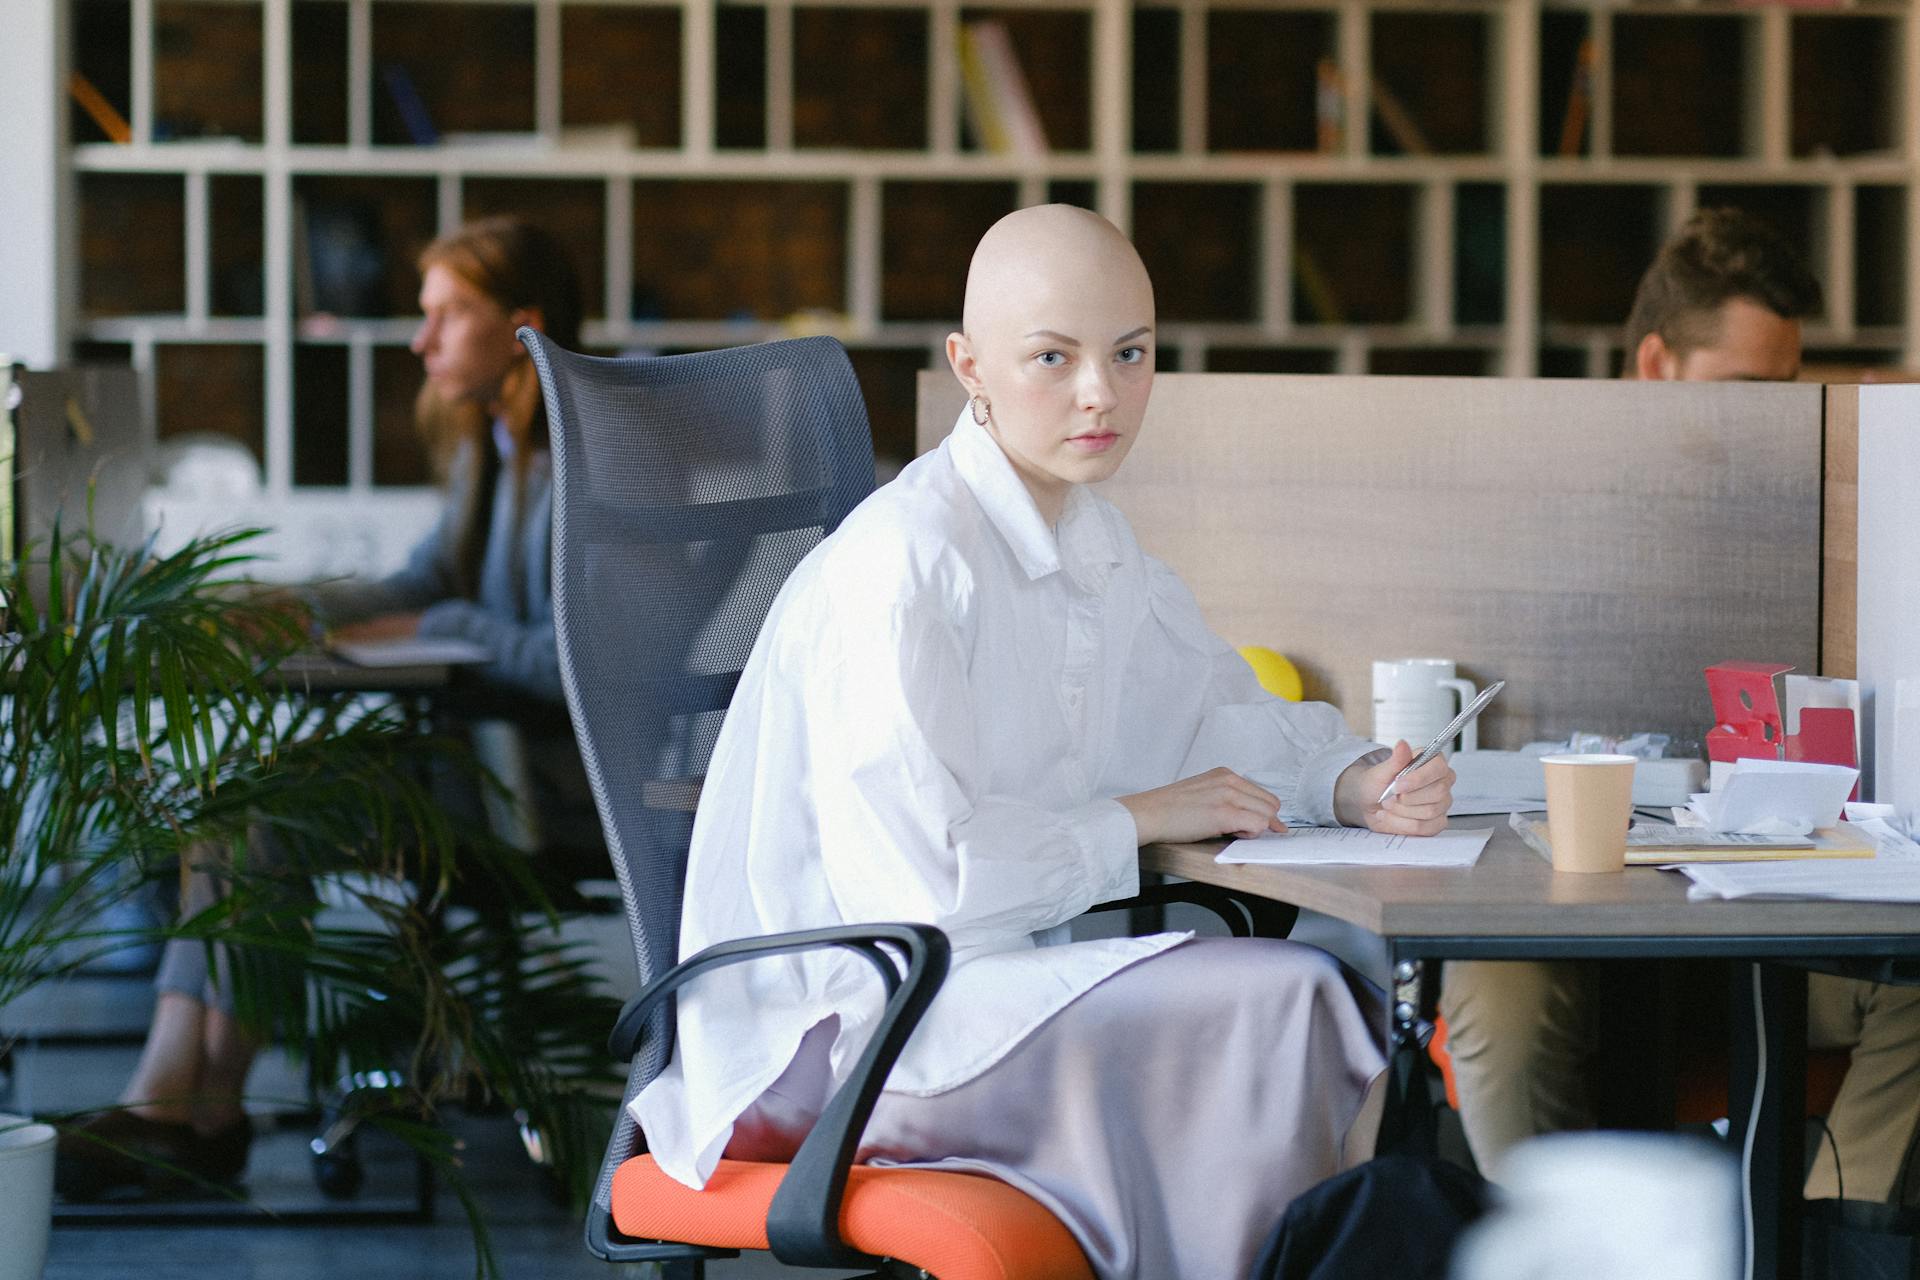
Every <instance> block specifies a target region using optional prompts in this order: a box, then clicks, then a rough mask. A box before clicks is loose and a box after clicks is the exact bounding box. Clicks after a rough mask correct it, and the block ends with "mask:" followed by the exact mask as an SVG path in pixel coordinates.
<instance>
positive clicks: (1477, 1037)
mask: <svg viewBox="0 0 1920 1280" xmlns="http://www.w3.org/2000/svg"><path fill="white" fill-rule="evenodd" d="M1819 310H1820V285H1819V282H1818V281H1816V280H1815V279H1814V278H1813V276H1812V274H1811V273H1810V272H1808V270H1807V268H1806V265H1805V263H1804V262H1803V261H1802V260H1801V257H1800V255H1799V253H1798V252H1796V251H1795V250H1794V248H1793V246H1792V245H1791V244H1789V243H1788V242H1787V241H1786V239H1785V238H1784V237H1783V236H1781V235H1780V234H1779V233H1778V232H1777V231H1775V230H1774V229H1773V228H1772V227H1771V226H1769V225H1768V224H1767V223H1765V222H1764V221H1762V220H1761V219H1759V218H1757V217H1755V216H1754V215H1752V214H1749V213H1745V212H1743V211H1741V210H1738V209H1703V210H1701V211H1700V212H1698V213H1696V214H1694V215H1693V216H1692V217H1691V218H1688V219H1687V221H1686V222H1685V223H1684V224H1682V226H1681V228H1680V231H1679V234H1677V235H1676V236H1675V237H1674V238H1673V239H1672V240H1671V241H1670V242H1668V244H1667V245H1666V247H1665V248H1663V249H1662V250H1661V251H1660V255H1659V257H1658V258H1656V259H1655V260H1654V263H1653V265H1652V266H1651V267H1650V268H1648V270H1647V273H1646V275H1645V276H1644V277H1643V278H1642V279H1641V281H1640V288H1639V290H1638V292H1637V293H1636V294H1635V297H1634V303H1633V312H1632V315H1631V317H1630V318H1629V319H1628V321H1627V330H1626V334H1627V368H1626V376H1628V377H1630V378H1633V377H1637V378H1639V379H1642V380H1645V381H1689V382H1727V381H1736V380H1746V381H1786V380H1790V379H1792V378H1793V377H1795V376H1796V375H1797V374H1798V372H1799V369H1800V321H1801V320H1802V318H1804V317H1806V316H1809V315H1812V314H1814V313H1816V312H1818V311H1819ZM1669 976H1670V978H1671V980H1672V981H1674V982H1675V983H1677V984H1680V990H1679V992H1678V998H1679V999H1683V1000H1684V1001H1685V1002H1686V1003H1687V1004H1688V1005H1689V1007H1690V1008H1691V1009H1692V1011H1693V1012H1692V1015H1691V1017H1690V1021H1691V1022H1692V1023H1694V1024H1697V1025H1698V1026H1700V1027H1702V1028H1717V1027H1718V1026H1720V1025H1721V1023H1722V1019H1720V1018H1719V1017H1717V1016H1714V1012H1713V1006H1714V1005H1715V1004H1717V1003H1718V1002H1719V1001H1720V999H1721V998H1722V997H1721V994H1720V993H1721V992H1722V991H1723V990H1724V981H1711V982H1708V983H1706V984H1705V985H1703V984H1702V979H1703V978H1704V979H1713V978H1717V977H1718V971H1715V970H1708V969H1704V968H1700V967H1689V968H1683V969H1680V970H1675V971H1673V972H1672V973H1671V974H1670V975H1669ZM1607 979H1608V971H1607V969H1606V968H1605V966H1602V965H1596V964H1594V963H1583V962H1578V961H1551V962H1548V961H1515V960H1464V961H1462V960H1456V961H1449V962H1448V964H1447V966H1446V971H1445V974H1444V976H1443V978H1442V981H1441V991H1440V1012H1441V1015H1442V1016H1443V1017H1444V1018H1445V1019H1446V1022H1447V1050H1448V1053H1449V1055H1450V1056H1451V1058H1452V1060H1453V1071H1454V1083H1455V1085H1456V1086H1457V1088H1458V1090H1459V1095H1460V1118H1461V1122H1462V1125H1463V1127H1464V1128H1465V1129H1466V1134H1467V1143H1468V1146H1469V1147H1471V1148H1472V1151H1473V1156H1474V1160H1475V1161H1476V1162H1477V1163H1478V1164H1479V1166H1480V1169H1481V1171H1482V1172H1483V1173H1485V1174H1486V1175H1487V1176H1488V1177H1490V1178H1493V1179H1494V1180H1496V1181H1497V1180H1498V1179H1499V1177H1500V1167H1501V1162H1502V1161H1503V1160H1504V1159H1505V1157H1506V1155H1507V1153H1508V1152H1509V1151H1510V1150H1511V1149H1512V1148H1513V1147H1514V1145H1515V1144H1517V1143H1519V1142H1521V1141H1523V1140H1524V1139H1526V1138H1530V1137H1532V1136H1534V1135H1536V1134H1541V1133H1548V1132H1552V1131H1554V1130H1559V1129H1585V1128H1591V1127H1593V1125H1594V1124H1595V1122H1596V1117H1595V1105H1594V1098H1593V1088H1592V1085H1593V1081H1592V1074H1593V1067H1594V1060H1595V1057H1596V1055H1597V1053H1598V1050H1599V1044H1600V1032H1599V1016H1598V1007H1599V1004H1600V1002H1601V999H1602V998H1603V996H1604V995H1605V994H1606V988H1607V987H1608V985H1609V983H1608V981H1607ZM1695 1038H1696V1039H1705V1038H1706V1037H1704V1036H1697V1037H1695ZM1807 1039H1808V1043H1809V1045H1810V1046H1811V1047H1813V1048H1816V1049H1842V1048H1843V1049H1846V1050H1848V1051H1849V1052H1850V1053H1851V1055H1852V1058H1851V1064H1850V1066H1849V1069H1848V1071H1847V1075H1846V1079H1845V1081H1844V1082H1843V1083H1842V1085H1841V1088H1840V1093H1839V1095H1838V1097H1836V1098H1835V1100H1834V1104H1833V1108H1832V1114H1830V1115H1829V1116H1828V1117H1827V1130H1828V1134H1829V1136H1830V1137H1831V1141H1830V1142H1822V1143H1820V1144H1819V1145H1818V1147H1817V1148H1816V1150H1815V1153H1814V1159H1813V1166H1812V1169H1811V1171H1810V1172H1809V1173H1808V1175H1807V1181H1806V1196H1807V1198H1808V1199H1810V1200H1817V1199H1827V1198H1833V1197H1837V1196H1839V1195H1840V1193H1841V1192H1842V1191H1843V1190H1844V1191H1845V1192H1846V1194H1847V1196H1848V1197H1849V1198H1850V1199H1854V1200H1896V1199H1899V1198H1901V1197H1902V1195H1903V1194H1905V1195H1906V1196H1907V1197H1908V1198H1912V1197H1913V1196H1914V1195H1920V1182H1916V1181H1914V1180H1911V1179H1908V1178H1905V1177H1904V1176H1903V1175H1902V1170H1903V1169H1905V1167H1906V1165H1907V1163H1908V1161H1909V1159H1910V1158H1911V1156H1912V1147H1913V1145H1914V1135H1915V1133H1916V1130H1920V988H1917V987H1901V986H1891V985H1886V984H1881V983H1873V982H1864V981H1856V980H1852V979H1847V978H1839V977H1833V976H1830V975H1827V974H1820V973H1815V974H1810V975H1808V979H1807ZM1909 1183H1912V1185H1908V1184H1909Z"/></svg>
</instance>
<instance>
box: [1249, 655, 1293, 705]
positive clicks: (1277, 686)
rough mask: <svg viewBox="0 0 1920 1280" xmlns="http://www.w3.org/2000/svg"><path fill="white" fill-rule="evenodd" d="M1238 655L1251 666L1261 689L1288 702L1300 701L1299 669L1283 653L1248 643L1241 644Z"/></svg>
mask: <svg viewBox="0 0 1920 1280" xmlns="http://www.w3.org/2000/svg"><path fill="white" fill-rule="evenodd" d="M1240 656H1241V657H1243V658H1245V659H1246V660H1247V665H1248V666H1250V667H1252V668H1253V674H1254V675H1255V676H1256V677H1257V678H1258V679H1259V681H1260V687H1261V688H1262V689H1265V690H1266V691H1267V692H1268V693H1270V694H1272V695H1273V696H1274V697H1276V698H1285V699H1286V700H1287V701H1288V702H1298V701H1300V694H1301V685H1300V669H1299V668H1298V667H1296V666H1294V665H1293V663H1291V662H1289V661H1287V658H1286V655H1285V654H1280V653H1275V652H1274V651H1273V650H1272V649H1269V648H1267V647H1265V646H1264V645H1257V644H1249V645H1242V646H1241V648H1240Z"/></svg>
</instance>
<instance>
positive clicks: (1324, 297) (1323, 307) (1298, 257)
mask: <svg viewBox="0 0 1920 1280" xmlns="http://www.w3.org/2000/svg"><path fill="white" fill-rule="evenodd" d="M1293 279H1294V283H1295V284H1297V285H1298V286H1299V288H1300V296H1301V297H1303V298H1305V299H1306V303H1307V306H1308V308H1309V309H1310V310H1311V311H1312V312H1313V319H1314V321H1315V322H1316V323H1319V324H1344V323H1346V313H1345V312H1344V311H1343V310H1342V309H1341V306H1340V295H1339V294H1338V293H1336V292H1335V291H1334V288H1333V281H1332V280H1330V279H1328V278H1327V273H1326V272H1325V271H1323V270H1321V269H1320V264H1319V262H1318V261H1316V260H1315V259H1314V256H1313V254H1311V253H1309V252H1308V251H1307V249H1306V248H1305V246H1303V245H1295V246H1294V249H1293Z"/></svg>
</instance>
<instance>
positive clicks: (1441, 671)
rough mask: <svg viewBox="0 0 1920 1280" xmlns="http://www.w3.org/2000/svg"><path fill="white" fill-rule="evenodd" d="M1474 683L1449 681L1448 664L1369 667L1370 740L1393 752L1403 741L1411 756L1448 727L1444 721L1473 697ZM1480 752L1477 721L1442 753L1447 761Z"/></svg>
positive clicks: (1399, 662) (1398, 662) (1404, 661)
mask: <svg viewBox="0 0 1920 1280" xmlns="http://www.w3.org/2000/svg"><path fill="white" fill-rule="evenodd" d="M1479 694H1480V691H1479V690H1478V689H1476V688H1474V687H1473V681H1471V680H1462V679H1460V678H1458V677H1457V676H1455V675H1454V668H1453V662H1452V661H1451V660H1450V659H1447V658H1399V659H1395V660H1392V661H1384V662H1375V663H1374V664H1373V740H1374V741H1375V742H1383V743H1385V744H1386V745H1388V746H1392V745H1393V744H1394V742H1395V741H1397V740H1398V739H1401V738H1404V739H1406V741H1407V745H1408V746H1410V747H1412V748H1413V749H1414V750H1415V751H1418V750H1420V749H1421V748H1422V747H1424V746H1426V745H1427V743H1429V742H1431V741H1433V737H1434V735H1435V734H1437V733H1439V732H1440V731H1441V730H1442V729H1444V728H1446V727H1447V721H1449V720H1451V719H1453V718H1454V717H1455V716H1456V715H1458V714H1460V709H1461V708H1462V707H1464V706H1466V705H1467V704H1468V703H1470V702H1472V701H1473V700H1474V699H1475V698H1476V697H1478V696H1479ZM1479 747H1480V730H1479V727H1478V721H1473V722H1470V723H1469V724H1468V725H1467V727H1466V728H1464V729H1462V730H1461V731H1460V735H1459V739H1458V740H1457V741H1456V742H1449V743H1446V744H1445V745H1444V746H1443V747H1442V750H1443V751H1445V752H1446V753H1447V754H1448V755H1451V754H1452V753H1453V752H1454V750H1455V749H1456V748H1457V749H1458V750H1461V751H1477V750H1478V749H1479Z"/></svg>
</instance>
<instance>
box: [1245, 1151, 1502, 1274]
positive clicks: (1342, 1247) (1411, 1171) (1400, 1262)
mask: <svg viewBox="0 0 1920 1280" xmlns="http://www.w3.org/2000/svg"><path fill="white" fill-rule="evenodd" d="M1488 1206H1489V1195H1488V1186H1487V1180H1486V1179H1485V1178H1482V1177H1481V1176H1480V1175H1479V1174H1477V1173H1470V1172H1468V1171H1467V1170H1465V1169H1462V1168H1461V1167H1460V1166H1458V1165H1455V1164H1448V1163H1446V1162H1445V1161H1441V1160H1434V1159H1430V1158H1427V1157H1424V1156H1410V1155H1387V1156H1380V1157H1378V1158H1377V1159H1373V1160H1369V1161H1367V1162H1366V1163H1365V1164H1363V1165H1359V1166H1357V1167H1355V1168H1352V1169H1349V1170H1347V1171H1346V1172H1345V1173H1342V1174H1336V1175H1335V1176H1334V1177H1331V1178H1328V1179H1327V1180H1326V1181H1325V1182H1322V1183H1321V1184H1320V1185H1318V1186H1316V1187H1313V1188H1311V1189H1309V1190H1307V1191H1305V1192H1303V1193H1302V1194H1301V1195H1300V1196H1299V1197H1298V1198H1297V1199H1295V1200H1294V1202H1293V1203H1292V1204H1290V1205H1288V1206H1287V1209H1286V1212H1285V1213H1283V1214H1281V1215H1280V1221H1279V1223H1278V1224H1277V1225H1275V1227H1274V1229H1273V1234H1272V1235H1270V1236H1268V1237H1267V1243H1266V1245H1265V1247H1264V1248H1262V1249H1261V1250H1260V1257H1259V1260H1258V1261H1257V1262H1255V1263H1254V1264H1253V1273H1252V1280H1371V1278H1372V1277H1375V1276H1380V1277H1392V1280H1446V1274H1447V1262H1448V1260H1449V1259H1450V1258H1451V1257H1452V1256H1453V1244H1454V1240H1455V1239H1456V1238H1457V1237H1458V1236H1459V1234H1460V1232H1461V1231H1463V1230H1464V1229H1465V1228H1466V1227H1467V1225H1468V1224H1469V1223H1471V1222H1473V1221H1474V1220H1475V1219H1476V1218H1478V1217H1479V1216H1480V1215H1481V1214H1483V1213H1485V1212H1486V1211H1487V1208H1488Z"/></svg>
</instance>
